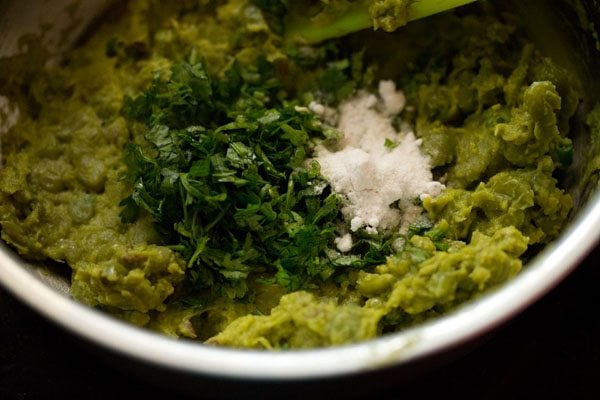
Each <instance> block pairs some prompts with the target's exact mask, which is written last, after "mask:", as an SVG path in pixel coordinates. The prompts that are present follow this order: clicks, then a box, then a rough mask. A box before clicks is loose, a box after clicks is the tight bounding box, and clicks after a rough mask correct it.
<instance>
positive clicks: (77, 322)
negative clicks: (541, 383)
mask: <svg viewBox="0 0 600 400" xmlns="http://www.w3.org/2000/svg"><path fill="white" fill-rule="evenodd" d="M598 227H600V192H598V193H595V195H594V196H593V197H592V198H591V199H590V201H588V202H587V204H586V205H585V206H584V207H583V208H582V209H581V210H580V211H579V213H578V214H577V216H576V217H575V218H574V219H573V220H572V221H571V222H570V223H569V224H568V225H567V226H566V228H565V230H564V231H563V232H562V234H561V236H560V237H559V238H558V239H557V240H556V241H555V242H553V243H551V244H550V245H548V246H547V247H546V248H545V249H544V250H543V251H542V252H541V253H540V254H538V255H537V256H536V257H535V258H534V259H533V260H532V261H530V262H529V263H528V264H527V266H526V267H525V268H524V269H523V271H521V273H520V274H518V275H517V276H516V277H515V278H513V279H512V281H511V282H509V283H507V284H504V285H501V286H500V287H498V288H497V289H496V290H494V291H491V292H489V293H486V294H485V295H483V296H482V297H481V298H479V299H477V300H474V301H472V302H469V303H467V304H465V305H463V306H461V307H459V308H458V309H457V310H455V311H454V312H452V313H449V314H447V315H445V316H442V317H439V318H436V319H433V320H431V321H429V322H426V323H424V324H422V325H419V326H415V327H413V328H410V329H407V330H405V331H402V332H398V333H394V334H389V335H384V336H382V337H379V338H376V339H372V340H369V341H365V342H361V343H356V344H350V345H344V346H337V347H330V348H320V349H308V350H288V351H265V350H248V349H232V348H226V347H216V346H207V345H203V344H200V343H198V342H193V341H190V340H182V339H179V340H178V339H174V338H170V337H167V336H163V335H161V334H159V333H155V332H151V331H149V330H146V329H144V328H139V327H136V326H133V325H130V324H128V323H126V322H123V321H121V320H118V319H116V318H114V317H111V316H109V315H107V314H104V313H102V312H100V311H98V310H95V309H93V308H90V307H88V306H85V305H83V304H80V303H78V302H76V301H75V300H72V299H71V298H69V297H68V296H65V294H64V293H60V292H59V291H57V290H56V289H53V288H51V287H50V286H48V285H47V284H46V283H44V282H43V281H42V280H41V279H40V278H39V277H37V276H36V275H35V274H34V273H33V272H31V271H29V270H27V268H25V267H24V265H23V261H22V260H21V259H20V258H19V257H18V256H17V255H16V254H15V253H14V252H13V251H12V250H10V249H9V248H8V246H6V245H5V244H4V243H2V246H0V284H2V285H3V286H4V287H5V288H6V289H7V290H9V291H10V292H11V293H12V294H13V295H14V296H15V297H17V298H18V299H20V300H21V301H22V302H24V303H26V304H27V305H29V306H30V307H32V308H33V309H34V311H36V312H37V313H39V314H41V315H42V316H43V317H45V318H47V319H49V320H51V321H53V322H55V323H57V324H58V325H60V326H62V327H63V328H65V329H66V330H67V331H69V332H70V333H72V334H74V335H76V336H79V337H80V338H83V339H85V340H87V341H89V342H92V343H94V344H97V345H100V346H101V347H102V348H104V349H106V350H111V351H113V352H116V353H118V354H120V355H124V356H128V357H129V358H131V359H134V360H137V361H141V362H143V363H148V364H151V365H153V366H155V367H160V368H168V369H169V370H175V371H180V372H184V373H187V374H196V375H202V376H215V377H219V378H235V379H250V380H258V379H260V380H264V379H268V380H270V381H281V380H306V379H315V378H332V377H340V376H344V375H350V374H357V373H362V372H367V371H373V370H378V369H382V368H385V367H392V366H399V365H400V364H407V363H410V362H413V361H416V360H419V359H423V358H425V357H427V356H430V355H434V354H436V353H440V352H442V351H444V350H448V349H450V348H452V347H454V346H457V345H460V344H462V343H465V342H468V341H470V340H472V339H474V338H476V337H478V336H480V335H483V334H484V333H486V332H488V331H490V330H492V329H493V328H495V327H497V326H498V325H500V324H502V323H503V322H505V321H507V320H509V319H511V318H513V317H514V316H516V315H517V314H518V313H520V312H521V311H523V310H524V309H526V308H527V307H528V306H530V305H531V304H532V303H534V302H535V301H536V300H538V299H539V298H540V297H542V296H544V295H545V294H547V293H548V292H549V291H550V290H552V289H553V288H554V287H555V286H556V285H557V284H558V283H559V282H560V281H562V280H563V279H564V278H565V277H566V276H567V275H568V274H570V273H571V272H572V271H573V270H574V269H575V268H576V267H577V266H578V265H579V264H580V263H581V261H582V260H583V259H584V258H585V257H586V256H587V255H588V253H589V252H590V251H591V250H592V249H593V248H594V246H595V245H596V244H597V242H598V240H599V238H600V229H598Z"/></svg>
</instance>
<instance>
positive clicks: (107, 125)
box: [0, 0, 580, 349]
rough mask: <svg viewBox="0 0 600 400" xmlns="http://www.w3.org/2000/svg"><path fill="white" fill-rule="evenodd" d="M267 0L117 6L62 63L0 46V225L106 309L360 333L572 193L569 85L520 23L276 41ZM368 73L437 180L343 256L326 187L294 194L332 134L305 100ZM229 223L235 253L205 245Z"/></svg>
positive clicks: (226, 325) (447, 300)
mask: <svg viewBox="0 0 600 400" xmlns="http://www.w3.org/2000/svg"><path fill="white" fill-rule="evenodd" d="M325 3H327V2H325ZM378 3H385V2H378ZM387 3H390V2H387ZM276 4H277V2H263V1H251V0H228V1H225V0H222V1H217V0H214V1H210V0H195V1H192V0H186V1H177V2H164V1H163V2H159V1H154V0H134V1H129V2H127V3H126V4H119V5H117V6H115V8H114V9H112V10H110V11H109V12H108V15H107V17H106V18H105V19H104V20H103V22H102V23H101V24H99V25H98V26H97V27H96V28H95V29H94V30H93V31H92V32H91V34H89V35H88V36H86V38H85V40H84V41H83V43H81V44H80V45H79V46H77V47H76V48H74V49H73V50H72V51H70V52H68V53H67V54H65V55H64V58H63V60H62V61H61V63H60V64H59V65H57V66H54V67H49V68H40V67H38V66H39V63H38V64H37V65H38V66H36V65H32V64H27V63H23V62H22V61H23V60H20V61H19V60H13V62H14V63H15V64H13V66H12V67H11V66H7V65H6V62H5V61H3V63H4V64H2V65H0V70H2V68H4V69H5V70H6V71H11V74H12V75H10V76H8V75H6V74H4V75H3V77H2V78H0V83H2V86H0V87H4V88H5V90H4V92H5V93H3V94H6V95H8V96H9V97H10V98H11V99H14V101H15V102H16V104H18V106H19V108H20V111H21V118H20V120H19V122H18V123H17V125H15V126H14V127H13V128H12V129H11V130H10V131H9V132H7V133H6V134H4V135H3V137H2V151H3V162H4V163H3V166H2V168H1V169H0V224H1V226H2V232H1V233H2V239H3V240H4V241H6V242H7V243H9V244H10V245H11V246H12V247H14V248H15V249H16V250H17V251H18V252H19V254H21V255H22V256H23V257H25V258H26V259H30V260H39V261H46V260H54V261H58V262H61V263H64V264H65V268H69V267H70V268H71V269H72V288H71V294H72V296H73V297H74V298H75V299H77V300H79V301H81V302H83V303H85V304H88V305H90V306H93V307H97V308H99V309H101V310H104V311H106V312H108V313H111V314H113V315H115V316H117V317H118V318H122V319H124V320H127V321H130V322H131V323H134V324H137V325H140V326H145V327H148V328H150V329H153V330H157V331H159V332H162V333H164V334H166V335H170V336H177V337H184V338H190V339H195V340H199V341H202V342H206V343H209V344H214V345H225V346H235V347H253V348H267V349H283V348H306V347H320V346H330V345H340V344H345V343H351V342H357V341H362V340H366V339H370V338H373V337H376V336H379V335H382V334H385V333H389V332H395V331H399V330H402V329H405V328H406V327H409V326H411V325H414V324H416V323H419V322H421V321H424V320H426V319H429V318H432V317H435V316H438V315H440V314H443V313H445V312H448V311H449V310H452V309H453V308H455V307H457V306H458V305H460V304H462V303H464V302H465V301H468V300H470V299H472V298H474V297H477V296H479V295H480V294H481V293H483V292H485V291H486V290H488V289H490V288H493V287H496V286H498V285H499V284H502V283H503V282H506V281H507V280H509V279H511V278H512V277H514V276H515V275H516V274H518V273H519V271H520V270H521V269H522V268H523V264H524V262H525V261H526V260H527V257H528V256H529V255H531V254H533V252H534V251H535V250H536V249H539V248H540V246H542V245H544V244H547V243H548V242H550V241H551V240H553V239H554V238H556V237H557V235H558V234H559V232H560V231H561V228H562V227H563V226H564V224H565V222H566V220H567V217H568V215H569V212H570V210H571V208H572V199H571V197H570V196H569V195H568V194H567V193H565V192H564V191H563V190H562V189H561V188H560V185H559V182H558V181H557V179H556V176H557V173H558V172H560V170H561V169H562V168H565V167H566V166H568V165H569V164H570V162H571V158H572V144H571V140H570V139H569V126H570V125H569V124H570V120H571V119H572V117H573V115H574V114H575V111H576V109H577V107H578V104H579V101H580V95H579V86H578V82H577V81H575V80H574V79H573V78H572V77H571V75H570V74H568V73H567V72H566V71H565V70H563V69H562V68H561V67H559V66H558V65H557V64H555V63H554V62H553V61H552V60H551V59H549V58H547V57H545V56H544V55H542V54H540V53H539V52H538V51H537V50H536V48H535V46H534V45H533V44H532V43H531V42H529V41H528V40H527V38H526V35H525V34H524V32H523V31H522V30H521V29H520V28H519V26H518V23H517V20H516V19H515V18H513V17H512V16H510V15H508V14H503V13H497V12H496V11H495V9H494V7H493V6H492V5H491V4H488V3H487V2H481V4H478V5H476V6H470V7H466V8H464V9H461V10H460V11H457V12H455V13H445V14H443V15H439V16H436V17H431V18H427V19H425V20H421V21H417V22H413V23H410V24H408V25H407V26H405V27H402V28H400V29H398V30H397V31H395V32H393V33H389V32H382V31H380V30H376V31H373V30H367V31H363V32H358V33H356V34H353V35H349V36H347V37H343V38H340V39H335V40H330V41H325V42H323V43H320V44H315V45H311V46H309V45H302V44H298V45H290V44H289V43H284V41H283V40H282V36H281V34H282V26H281V15H282V9H277V7H275V6H274V5H276ZM281 4H282V5H281V7H284V5H285V2H281ZM379 6H382V7H383V4H379ZM283 10H284V11H285V9H283ZM17 61H18V62H19V63H18V64H16V63H17ZM15 65H18V68H15ZM16 69H18V71H15V70H16ZM383 79H386V80H393V81H394V82H395V83H396V85H397V87H398V88H399V89H401V90H403V92H404V94H405V96H406V107H405V109H404V111H403V112H402V114H401V117H402V121H403V122H406V123H408V124H409V125H410V126H411V127H412V128H413V129H414V132H415V134H416V136H417V137H418V138H420V139H421V140H422V145H421V150H422V152H423V154H424V155H425V156H427V157H428V158H429V159H430V162H431V167H432V172H433V175H434V177H435V178H436V179H438V180H439V181H440V182H442V183H444V184H445V186H446V189H445V190H444V191H443V192H442V193H441V194H440V195H439V196H436V197H426V198H424V199H422V200H421V199H415V205H417V206H419V207H421V210H422V213H421V215H420V216H419V217H418V218H416V219H415V220H414V223H413V224H412V225H411V227H410V228H409V229H408V231H406V232H401V233H398V232H394V233H390V234H389V235H388V236H385V235H383V236H382V235H379V236H377V237H375V236H369V235H370V234H369V233H368V232H356V233H355V235H356V237H355V241H354V242H355V243H357V245H356V246H357V247H355V248H354V249H353V252H352V253H351V254H349V255H344V254H341V255H340V254H339V252H338V251H337V250H336V249H335V246H334V245H333V244H332V243H333V240H334V238H335V236H336V234H337V233H339V232H342V231H344V228H343V227H341V226H340V224H341V225H343V221H341V220H340V219H339V216H337V217H336V215H337V214H336V212H337V211H336V210H338V209H339V208H335V207H339V205H337V203H336V202H335V200H336V197H335V193H330V192H328V190H330V189H327V188H326V189H321V190H320V191H314V192H310V190H309V189H310V188H311V187H313V188H314V187H315V186H314V185H313V186H311V185H312V183H311V184H307V183H306V182H321V181H322V180H321V181H319V179H321V178H319V176H318V166H317V167H314V168H316V169H312V170H311V169H307V170H304V169H302V168H304V167H303V166H302V165H303V164H301V161H302V160H303V159H305V158H307V157H309V156H310V151H311V149H312V148H313V142H314V141H317V140H319V141H331V142H332V143H335V140H336V137H335V132H333V133H332V132H331V129H330V127H327V126H325V125H326V124H324V123H323V122H322V121H319V120H318V119H316V118H313V116H310V115H307V114H306V112H305V111H303V107H304V108H306V106H307V105H308V104H309V103H310V102H312V101H317V102H319V103H320V104H324V105H326V106H329V107H334V108H335V107H336V106H337V105H338V104H339V103H340V102H342V101H343V100H345V99H347V98H349V97H350V96H352V95H353V94H355V93H356V92H357V91H359V90H370V91H373V92H374V90H375V89H374V88H375V87H376V85H377V82H378V81H380V80H383ZM216 120H219V121H220V122H219V123H218V124H216V123H214V122H213V121H216ZM274 124H275V125H274ZM161 129H162V130H161ZM269 129H271V130H269ZM267 131H268V132H269V134H273V135H275V136H273V137H284V138H285V139H286V140H288V141H287V142H285V147H282V148H281V149H284V150H285V151H288V150H289V151H291V153H290V154H292V155H291V156H290V158H288V159H286V160H283V161H282V163H283V164H281V165H285V166H286V168H289V171H291V172H290V173H289V174H291V175H289V174H288V175H286V176H285V177H284V176H280V175H281V174H282V172H281V171H282V169H281V168H283V167H281V168H280V167H279V166H278V165H279V164H277V162H279V161H277V160H274V159H272V158H270V159H269V156H268V154H270V153H268V151H269V143H271V142H270V141H269V140H271V141H273V140H274V139H269V140H266V139H265V140H263V141H262V142H261V141H260V140H262V138H264V137H266V133H265V132H267ZM166 132H170V133H168V134H167V133H166ZM174 132H176V133H174ZM234 135H238V136H235V138H236V139H235V140H234V139H232V138H233V137H234ZM244 135H245V136H244ZM249 135H250V136H252V137H253V138H258V139H256V141H252V142H245V141H244V140H245V139H244V138H245V137H246V136H249ZM238 138H239V139H238ZM252 140H254V139H252ZM207 143H208V144H207ZM240 143H241V144H240ZM290 143H291V144H290ZM242 145H243V146H242ZM219 146H224V147H222V148H223V149H226V150H223V152H222V153H218V152H217V150H218V149H219V148H221V147H219ZM132 149H133V150H132ZM180 149H185V152H180V151H179V150H180ZM194 149H195V151H199V152H200V153H199V154H201V155H200V156H198V155H197V153H194V154H195V155H194V157H196V158H194V161H193V162H192V161H190V160H191V157H192V156H191V155H189V154H192V150H194ZM277 149H279V150H277V151H284V150H281V149H280V148H279V147H278V148H277ZM277 151H275V152H274V153H273V154H275V153H276V152H277ZM132 154H134V155H137V156H136V157H137V158H135V157H134V156H132ZM286 154H287V153H286ZM263 155H264V157H262V156H263ZM186 157H187V158H186ZM261 157H262V158H261ZM295 158H297V161H298V162H295V161H290V159H295ZM132 160H133V161H132ZM173 160H175V161H176V162H175V161H173ZM254 160H260V162H259V163H258V164H256V165H258V166H254V165H255V164H252V163H253V162H254ZM159 161H160V162H162V163H163V164H159ZM188 162H189V164H186V163H188ZM136 163H137V164H136ZM286 163H287V164H286ZM175 165H177V166H181V165H186V168H187V169H185V171H184V172H181V171H179V170H176V169H175V167H174V166H175ZM224 165H225V166H227V168H225V166H224ZM236 168H237V169H236ZM230 171H233V172H230ZM236 171H238V172H236ZM151 172H152V174H150V173H151ZM136 174H137V175H136ZM219 174H221V175H219ZM260 174H262V175H260ZM303 174H304V175H303ZM215 176H216V177H218V178H219V179H218V180H216V181H209V180H210V179H213V178H214V177H215ZM289 176H293V177H294V178H293V179H292V178H290V177H289ZM211 177H212V178H211ZM266 177H268V179H272V180H268V179H267V178H266ZM298 177H299V178H298ZM302 177H305V178H302ZM288 178H289V181H288V180H287V179H288ZM303 179H304V180H303ZM149 182H154V186H152V185H150V183H149ZM207 182H208V183H207ZM281 182H284V183H281ZM285 182H291V185H292V186H294V185H295V186H294V187H295V188H296V189H295V191H294V192H292V191H291V189H290V188H289V187H287V186H288V184H287V183H285ZM209 183H210V185H212V186H209ZM142 184H145V185H146V186H144V187H143V188H142V187H141V186H140V185H142ZM252 185H256V188H257V189H256V191H248V192H246V191H245V190H246V189H247V188H249V187H254V186H252ZM301 185H305V186H301ZM323 185H326V183H324V184H323ZM150 186H152V187H154V188H155V189H156V190H160V191H162V192H161V193H163V194H162V195H161V196H163V197H160V198H159V197H157V195H156V194H153V192H150V189H148V188H149V187H150ZM299 187H302V190H301V191H300V190H299V189H298V188H299ZM323 187H325V186H323ZM172 188H178V189H173V190H171V189H172ZM204 188H205V189H206V192H202V190H204ZM142 189H143V190H142ZM217 189H218V190H217ZM219 190H223V192H220V191H219ZM286 190H287V192H286ZM311 190H312V189H311ZM309 192H310V193H309ZM165 193H166V194H165ZM286 193H287V194H286ZM290 193H293V195H292V194H290ZM300 193H302V196H304V197H301V194H300ZM284 194H285V195H284ZM235 196H237V197H235ZM257 196H258V197H257ZM286 196H287V197H286ZM294 196H296V197H294ZM319 196H321V197H319ZM326 196H330V197H327V198H326ZM198 198H202V199H203V200H202V201H204V203H201V205H200V206H198V208H197V209H195V210H196V211H194V215H190V213H191V211H190V210H191V208H190V207H191V203H192V202H193V201H196V199H198ZM232 198H235V201H234V202H232V203H231V204H230V205H228V206H223V204H225V202H226V201H228V199H232ZM300 198H302V200H297V201H296V202H295V203H294V201H295V200H294V199H300ZM317 199H318V201H317ZM327 199H331V201H329V200H327ZM267 200H268V201H267ZM176 201H177V203H175V202H176ZM170 202H172V203H170ZM244 202H245V203H244ZM170 204H182V207H183V208H182V210H183V211H181V212H180V211H173V210H172V209H173V208H174V207H169V205H170ZM228 204H229V203H228ZM290 204H292V205H293V206H294V207H296V208H291V207H292V205H290ZM221 206H222V207H221ZM251 206H252V207H254V208H252V207H251ZM288 206H289V207H288ZM211 207H212V208H211ZM220 207H221V208H220ZM286 207H288V208H286ZM124 210H125V211H127V212H124ZM202 210H210V212H208V211H207V213H206V216H203V217H200V215H203V214H201V212H202ZM240 210H243V212H242V211H240ZM332 210H333V211H332ZM234 211H235V214H233V217H232V220H231V221H233V222H231V224H232V226H233V225H235V230H234V228H231V230H228V231H225V230H224V229H225V228H222V227H223V226H229V225H227V224H229V223H230V222H227V223H226V222H224V221H225V218H226V216H227V215H228V214H227V213H230V212H234ZM172 214H176V215H175V216H173V215H172ZM212 216H214V220H208V219H207V218H208V217H212ZM176 218H179V219H177V221H181V222H175V223H173V222H172V221H173V220H176ZM309 219H310V221H311V224H310V225H306V224H305V225H301V223H306V221H307V220H309ZM165 221H166V222H165ZM213 221H214V223H213ZM307 226H308V227H309V228H311V229H313V228H314V229H317V228H318V229H319V231H318V232H319V234H318V235H316V234H315V235H316V236H312V237H311V238H313V239H311V240H314V242H311V243H314V246H313V247H315V248H318V249H317V250H318V251H317V250H315V254H312V255H310V257H309V256H307V257H304V258H302V256H303V254H296V253H294V254H292V255H290V253H293V252H294V251H297V250H296V249H297V248H299V247H294V246H296V245H297V246H300V245H299V244H298V243H300V241H301V239H303V238H306V237H308V233H307V232H312V231H311V230H310V229H308V228H306V227H307ZM273 227H281V228H277V229H280V230H283V231H285V232H284V233H285V235H284V236H285V239H286V240H288V239H289V242H288V241H284V240H283V236H277V235H278V233H277V232H275V231H274V229H275V228H273ZM220 229H223V230H220ZM314 229H313V230H314ZM346 231H347V229H346ZM211 232H217V233H218V235H217V233H215V235H216V236H215V235H213V236H210V234H211ZM231 232H234V233H231ZM240 232H248V233H240ZM267 232H268V233H267ZM299 232H300V233H299ZM303 235H304V236H303ZM225 236H231V240H230V241H228V242H227V243H228V246H232V247H230V248H228V250H227V251H225V250H223V251H220V250H219V249H220V248H219V246H221V245H219V246H218V243H217V242H218V240H220V239H219V238H222V239H223V240H225ZM203 238H204V239H203ZM207 238H208V239H207ZM257 238H260V239H261V240H264V242H260V241H257V240H258V239H257ZM315 238H316V239H315ZM203 240H204V242H203ZM392 241H393V245H391V244H390V243H392ZM270 242H272V243H270ZM219 243H220V242H219ZM267 244H269V245H270V244H273V246H274V247H272V248H271V247H268V248H267V247H266V246H267ZM321 244H322V248H321V247H319V246H321ZM211 245H212V247H210V246H211ZM222 246H224V245H222ZM277 246H279V247H277ZM223 248H224V247H221V249H223ZM300 253H301V252H300ZM268 257H271V258H268ZM271 259H272V260H276V261H274V264H275V265H269V263H268V262H266V261H264V260H271ZM290 260H292V261H290ZM294 260H295V261H294ZM302 260H304V261H302ZM294 263H296V264H297V265H296V264H294ZM303 263H306V265H308V267H305V266H304V264H303Z"/></svg>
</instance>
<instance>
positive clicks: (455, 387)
mask: <svg viewBox="0 0 600 400" xmlns="http://www.w3.org/2000/svg"><path fill="white" fill-rule="evenodd" d="M599 257H600V247H598V248H597V249H596V250H595V251H594V252H593V253H592V254H590V256H589V257H588V258H587V259H586V260H585V262H584V263H582V264H581V265H580V267H579V268H578V269H577V270H575V272H574V273H573V274H571V275H570V276H569V277H568V278H567V279H566V280H565V281H563V282H562V283H561V284H560V285H559V286H558V287H557V288H556V289H555V290H553V291H552V292H551V293H550V294H548V295H547V296H546V297H544V298H543V299H542V300H541V301H540V302H538V303H537V304H535V305H533V306H532V307H530V308H529V309H528V310H526V311H525V312H523V313H522V314H521V315H519V316H518V317H516V318H515V319H513V320H512V321H510V322H509V323H507V324H505V325H504V326H503V327H501V328H500V329H499V330H497V331H495V332H494V333H493V335H491V336H488V337H486V339H485V341H483V342H482V343H479V344H478V345H477V346H476V347H475V348H473V349H469V351H468V352H461V356H460V357H459V358H457V359H456V360H454V361H453V362H448V363H445V364H444V365H443V366H442V367H438V368H433V369H429V370H428V371H427V372H426V373H425V374H422V375H421V376H420V377H418V378H414V379H412V380H410V381H409V382H408V383H404V384H392V385H391V386H390V385H389V380H390V375H389V374H388V376H387V378H386V382H387V383H388V385H384V384H381V385H378V384H374V385H373V384H372V383H371V384H370V385H371V386H370V387H369V390H372V391H373V393H372V395H370V396H368V398H370V399H373V398H377V399H388V398H390V399H392V398H393V399H399V398H406V399H410V398H415V396H418V397H419V398H427V399H429V398H463V399H464V398H474V399H515V398H528V399H531V398H535V399H538V398H541V399H554V398H557V399H558V398H560V399H600V312H599V311H598V310H599V308H598V304H599V301H598V297H600V286H599V283H600V269H599V268H598V260H599V259H600V258H599ZM119 362H120V361H119V359H117V358H115V359H114V361H112V362H111V360H110V358H109V359H106V358H104V357H99V356H98V354H97V353H95V352H93V351H91V349H90V348H89V347H87V346H84V345H82V344H81V343H80V342H78V341H76V340H75V339H74V338H73V337H72V336H70V335H69V334H68V333H66V332H65V331H63V330H61V329H60V328H58V327H57V326H55V325H53V324H52V323H50V322H48V321H46V320H44V319H43V318H41V317H40V316H39V315H37V314H36V313H35V312H33V311H32V310H30V309H28V308H27V307H26V306H24V305H22V304H21V303H19V302H18V301H17V300H15V299H14V298H13V297H12V296H11V295H9V294H8V293H7V292H6V291H4V290H2V289H0V399H2V400H4V399H7V400H11V399H52V398H65V399H110V398H117V399H118V398H124V397H127V398H131V399H133V398H136V399H137V398H176V399H187V398H188V396H187V395H186V396H183V395H181V394H180V393H178V392H176V391H174V390H167V389H166V388H165V387H162V386H157V385H155V384H153V383H150V382H149V381H148V380H146V379H141V378H139V377H138V376H134V375H133V374H132V373H128V372H123V370H126V368H123V367H119V365H118V364H119ZM391 376H392V378H391V379H394V378H393V375H391ZM382 383H383V382H382ZM340 393H342V391H340ZM242 396H244V395H243V393H240V396H236V397H239V398H241V397H242ZM244 397H247V395H246V396H244ZM285 397H286V396H281V397H280V398H282V399H285ZM333 397H335V396H333ZM196 398H200V399H202V398H204V396H203V394H202V393H198V395H197V396H196ZM306 398H311V397H308V396H307V397H306ZM340 398H341V397H340Z"/></svg>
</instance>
